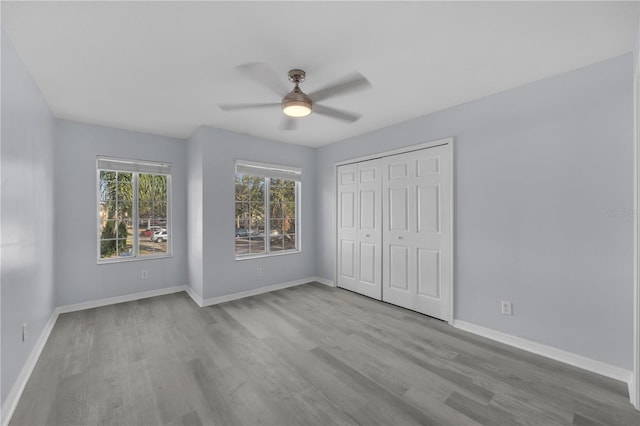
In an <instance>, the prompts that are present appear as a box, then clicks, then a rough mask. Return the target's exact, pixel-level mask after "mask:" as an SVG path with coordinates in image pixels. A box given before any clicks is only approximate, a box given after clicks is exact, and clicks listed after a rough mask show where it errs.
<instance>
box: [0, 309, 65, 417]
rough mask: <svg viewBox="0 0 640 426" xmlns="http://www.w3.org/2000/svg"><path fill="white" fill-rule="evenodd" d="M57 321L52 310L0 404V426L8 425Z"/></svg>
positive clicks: (56, 313)
mask: <svg viewBox="0 0 640 426" xmlns="http://www.w3.org/2000/svg"><path fill="white" fill-rule="evenodd" d="M57 319H58V311H57V310H54V311H53V313H52V314H51V317H50V318H49V320H48V321H47V323H46V324H45V326H44V329H43V330H42V333H41V334H40V337H39V338H38V341H37V342H36V344H35V346H34V347H33V350H32V351H31V353H30V354H29V356H28V357H27V360H26V362H25V363H24V365H23V367H22V370H20V374H18V378H17V379H16V381H15V382H14V383H13V386H12V387H11V390H10V391H9V394H8V395H7V398H6V399H5V400H4V404H2V417H1V419H0V424H1V425H2V426H6V425H8V424H9V421H10V420H11V417H12V416H13V412H14V411H15V409H16V407H17V405H18V401H20V397H21V396H22V392H23V391H24V388H25V386H27V382H28V381H29V377H31V373H32V372H33V369H34V368H35V366H36V363H37V362H38V358H40V354H41V353H42V350H43V349H44V345H45V344H46V343H47V340H49V335H50V334H51V330H53V326H54V325H55V323H56V320H57Z"/></svg>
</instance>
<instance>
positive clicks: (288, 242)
mask: <svg viewBox="0 0 640 426" xmlns="http://www.w3.org/2000/svg"><path fill="white" fill-rule="evenodd" d="M282 245H283V249H284V250H294V249H295V248H296V234H285V235H284V237H283V239H282Z"/></svg>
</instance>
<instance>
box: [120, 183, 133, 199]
mask: <svg viewBox="0 0 640 426" xmlns="http://www.w3.org/2000/svg"><path fill="white" fill-rule="evenodd" d="M117 197H118V200H119V201H129V202H131V201H132V200H133V186H132V185H131V182H118V185H117Z"/></svg>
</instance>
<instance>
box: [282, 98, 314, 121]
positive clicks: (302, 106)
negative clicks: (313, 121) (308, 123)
mask: <svg viewBox="0 0 640 426" xmlns="http://www.w3.org/2000/svg"><path fill="white" fill-rule="evenodd" d="M282 112H284V114H285V115H288V116H289V117H296V118H300V117H306V116H307V115H309V114H311V104H310V103H308V102H305V101H296V100H291V101H285V102H283V103H282Z"/></svg>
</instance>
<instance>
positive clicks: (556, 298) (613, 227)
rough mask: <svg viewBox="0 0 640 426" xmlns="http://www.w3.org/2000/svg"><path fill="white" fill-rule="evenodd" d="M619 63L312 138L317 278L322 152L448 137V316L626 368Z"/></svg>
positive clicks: (624, 77) (629, 250)
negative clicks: (451, 221)
mask: <svg viewBox="0 0 640 426" xmlns="http://www.w3.org/2000/svg"><path fill="white" fill-rule="evenodd" d="M632 71H633V66H632V56H631V54H629V55H625V56H621V57H618V58H614V59H611V60H609V61H605V62H602V63H598V64H595V65H592V66H589V67H586V68H583V69H580V70H576V71H573V72H570V73H566V74H562V75H559V76H556V77H553V78H549V79H545V80H542V81H538V82H535V83H533V84H529V85H526V86H523V87H520V88H516V89H514V90H510V91H506V92H503V93H499V94H496V95H493V96H489V97H486V98H483V99H480V100H478V101H475V102H471V103H467V104H464V105H460V106H457V107H454V108H451V109H448V110H445V111H441V112H438V113H435V114H431V115H429V116H425V117H421V118H419V119H415V120H412V121H409V122H406V123H403V124H400V125H396V126H392V127H388V128H385V129H382V130H380V131H377V132H374V133H369V134H366V135H362V136H359V137H356V138H352V139H349V140H346V141H343V142H339V143H336V144H332V145H329V146H325V147H323V148H320V149H319V150H318V155H317V159H316V160H317V169H318V170H317V172H318V176H319V179H318V187H317V190H316V197H317V198H316V205H317V206H318V215H317V223H318V225H317V235H318V237H319V240H318V249H317V250H318V253H317V256H318V261H317V268H318V275H319V276H321V277H323V278H326V279H331V280H333V279H334V274H335V262H334V259H335V253H334V244H335V243H334V241H335V240H334V235H333V233H334V230H333V229H334V228H333V216H334V205H335V204H334V185H335V184H334V180H335V178H334V175H335V171H334V164H335V162H337V161H341V160H346V159H350V158H355V157H358V156H363V155H367V154H372V153H377V152H383V151H386V150H390V149H395V148H400V147H405V146H410V145H414V144H418V143H422V142H428V141H431V140H436V139H440V138H445V137H449V136H453V137H455V154H454V155H455V176H454V177H455V186H456V188H455V190H456V193H455V262H456V264H455V311H456V312H455V317H456V319H459V320H464V321H468V322H471V323H474V324H477V325H481V326H485V327H488V328H491V329H495V330H498V331H502V332H505V333H508V334H511V335H514V336H520V337H523V338H526V339H530V340H533V341H536V342H540V343H543V344H546V345H550V346H553V347H556V348H560V349H563V350H567V351H569V352H573V353H576V354H580V355H583V356H585V357H589V358H592V359H596V360H600V361H603V362H607V363H610V364H613V365H616V366H620V367H623V368H627V369H631V368H632V346H631V345H632V340H633V339H632V324H633V321H632V320H633V309H632V308H633V304H632V295H633V292H632V289H633V285H632V283H633V243H632V234H633V223H632V217H631V211H632V208H633V144H632V142H633V141H632V131H633V121H632ZM610 212H611V215H610V214H609V213H610ZM501 300H510V301H512V302H513V310H514V315H513V316H504V315H501V314H500V301H501Z"/></svg>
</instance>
